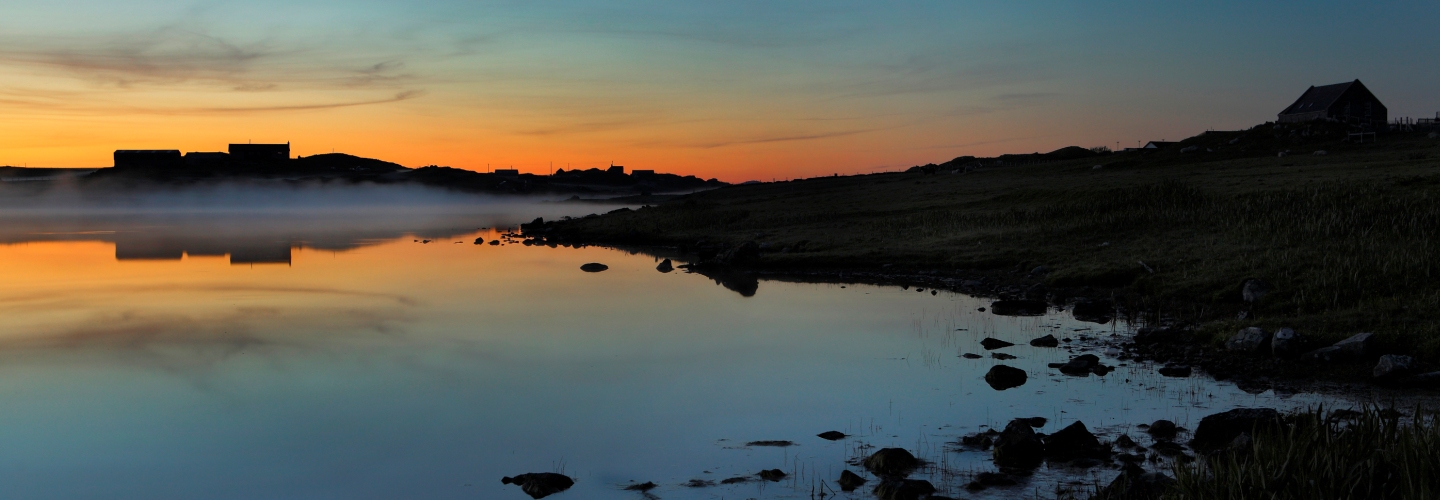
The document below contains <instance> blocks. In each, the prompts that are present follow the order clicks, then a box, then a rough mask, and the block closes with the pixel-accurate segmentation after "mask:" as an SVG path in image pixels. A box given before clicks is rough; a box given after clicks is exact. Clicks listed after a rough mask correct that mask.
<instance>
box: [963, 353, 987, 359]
mask: <svg viewBox="0 0 1440 500" xmlns="http://www.w3.org/2000/svg"><path fill="white" fill-rule="evenodd" d="M960 357H962V358H965V359H980V358H983V357H985V356H981V355H979V354H975V353H973V352H967V353H965V354H961V355H960Z"/></svg>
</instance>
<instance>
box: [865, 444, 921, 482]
mask: <svg viewBox="0 0 1440 500" xmlns="http://www.w3.org/2000/svg"><path fill="white" fill-rule="evenodd" d="M862 465H864V466H865V468H866V469H868V470H869V471H870V472H873V473H875V475H877V476H898V477H905V476H906V475H908V474H909V473H910V471H912V470H915V468H916V467H919V466H920V460H919V459H916V458H915V455H911V454H910V452H908V451H905V449H903V448H883V449H881V450H880V451H877V452H875V453H872V454H870V456H869V457H866V458H865V462H864V463H863V464H862Z"/></svg>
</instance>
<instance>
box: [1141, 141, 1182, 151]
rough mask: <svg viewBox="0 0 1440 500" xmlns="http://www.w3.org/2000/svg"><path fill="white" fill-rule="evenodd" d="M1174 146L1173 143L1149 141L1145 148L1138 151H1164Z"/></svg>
mask: <svg viewBox="0 0 1440 500" xmlns="http://www.w3.org/2000/svg"><path fill="white" fill-rule="evenodd" d="M1175 144H1176V143H1175V142H1174V141H1150V142H1147V143H1145V147H1143V148H1140V149H1165V148H1168V147H1170V146H1174V145H1175Z"/></svg>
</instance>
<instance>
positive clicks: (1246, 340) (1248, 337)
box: [1225, 326, 1270, 354]
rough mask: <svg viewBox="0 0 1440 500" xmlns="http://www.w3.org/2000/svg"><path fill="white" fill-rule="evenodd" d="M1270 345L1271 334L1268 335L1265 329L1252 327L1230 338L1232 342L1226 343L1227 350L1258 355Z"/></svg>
mask: <svg viewBox="0 0 1440 500" xmlns="http://www.w3.org/2000/svg"><path fill="white" fill-rule="evenodd" d="M1269 343H1270V334H1269V333H1266V332H1265V330H1264V329H1261V328H1259V327H1254V326H1252V327H1249V328H1246V329H1243V330H1240V333H1236V334H1235V335H1234V336H1232V337H1230V340H1227V341H1225V350H1227V351H1233V352H1243V353H1248V354H1256V353H1259V352H1260V350H1261V349H1263V348H1265V347H1268V344H1269Z"/></svg>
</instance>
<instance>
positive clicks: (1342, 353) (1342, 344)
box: [1300, 333, 1375, 363]
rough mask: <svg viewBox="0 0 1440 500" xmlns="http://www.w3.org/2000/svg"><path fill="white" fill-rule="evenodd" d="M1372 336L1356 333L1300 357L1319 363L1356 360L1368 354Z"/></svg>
mask: <svg viewBox="0 0 1440 500" xmlns="http://www.w3.org/2000/svg"><path fill="white" fill-rule="evenodd" d="M1374 337H1375V334H1373V333H1357V334H1355V335H1353V336H1351V337H1350V338H1348V339H1345V340H1341V341H1339V342H1336V343H1335V345H1331V346H1328V347H1321V348H1319V349H1316V350H1313V351H1310V352H1307V353H1305V354H1303V355H1301V356H1300V358H1301V359H1304V360H1306V361H1312V362H1320V363H1334V362H1345V361H1358V360H1361V359H1364V358H1365V356H1367V355H1368V354H1370V346H1371V344H1372V343H1373V342H1372V339H1374Z"/></svg>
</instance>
